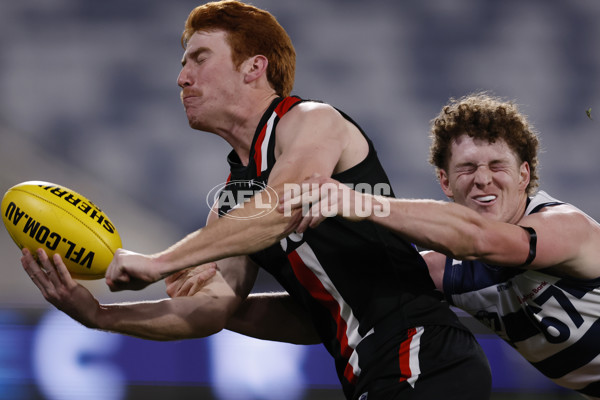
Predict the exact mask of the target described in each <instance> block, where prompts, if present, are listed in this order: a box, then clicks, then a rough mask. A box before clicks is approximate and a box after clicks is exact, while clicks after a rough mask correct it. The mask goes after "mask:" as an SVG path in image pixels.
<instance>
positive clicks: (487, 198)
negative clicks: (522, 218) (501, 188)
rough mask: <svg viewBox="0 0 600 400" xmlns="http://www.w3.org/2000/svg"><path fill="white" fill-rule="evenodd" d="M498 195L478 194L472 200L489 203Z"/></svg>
mask: <svg viewBox="0 0 600 400" xmlns="http://www.w3.org/2000/svg"><path fill="white" fill-rule="evenodd" d="M497 197H498V196H495V195H493V194H490V195H487V196H478V197H475V198H474V200H475V201H477V202H479V203H484V204H486V203H491V202H492V201H494V200H496V198H497Z"/></svg>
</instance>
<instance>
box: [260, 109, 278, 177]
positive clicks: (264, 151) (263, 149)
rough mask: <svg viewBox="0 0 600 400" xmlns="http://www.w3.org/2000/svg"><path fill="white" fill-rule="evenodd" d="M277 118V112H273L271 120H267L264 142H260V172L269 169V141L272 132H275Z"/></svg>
mask: <svg viewBox="0 0 600 400" xmlns="http://www.w3.org/2000/svg"><path fill="white" fill-rule="evenodd" d="M275 118H277V113H276V112H273V114H271V117H270V118H269V121H267V130H266V131H265V137H264V139H263V142H262V143H261V144H260V157H261V160H260V172H264V171H266V170H267V169H268V167H269V166H268V165H267V155H268V149H269V141H270V140H271V134H272V133H273V124H274V123H275Z"/></svg>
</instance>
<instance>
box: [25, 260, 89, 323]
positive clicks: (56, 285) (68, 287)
mask: <svg viewBox="0 0 600 400" xmlns="http://www.w3.org/2000/svg"><path fill="white" fill-rule="evenodd" d="M22 253H23V256H22V257H21V264H22V265H23V268H24V269H25V272H27V275H29V277H30V278H31V280H32V281H33V283H34V284H35V285H36V286H37V287H38V289H39V290H40V292H41V293H42V295H43V296H44V298H45V299H46V300H47V301H48V302H49V303H51V304H52V305H54V306H55V307H56V308H58V309H59V310H61V311H63V312H64V313H65V314H67V315H69V316H70V317H71V318H73V319H75V320H76V321H79V322H80V323H82V324H83V325H85V326H87V327H94V325H95V324H94V320H95V318H96V313H97V311H98V310H99V308H100V305H99V303H98V301H97V300H96V299H95V298H94V296H92V294H91V293H90V292H89V291H88V290H87V289H86V288H85V287H83V286H81V285H80V284H79V283H77V282H75V280H73V278H72V277H71V274H70V273H69V271H68V270H67V267H66V266H65V263H64V262H63V260H62V258H61V256H60V255H58V254H54V255H53V257H52V260H51V259H49V258H48V255H47V254H46V252H45V251H44V250H43V249H38V250H37V252H36V254H37V260H36V258H35V257H34V256H33V254H31V252H30V251H29V250H28V249H26V248H25V249H23V250H22Z"/></svg>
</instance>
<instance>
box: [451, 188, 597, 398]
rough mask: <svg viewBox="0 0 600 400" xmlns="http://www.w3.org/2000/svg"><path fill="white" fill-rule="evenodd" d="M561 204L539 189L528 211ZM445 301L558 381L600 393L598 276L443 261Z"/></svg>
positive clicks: (595, 393) (569, 386) (578, 389)
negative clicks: (473, 318)
mask: <svg viewBox="0 0 600 400" xmlns="http://www.w3.org/2000/svg"><path fill="white" fill-rule="evenodd" d="M559 204H564V203H561V202H559V201H557V200H556V199H554V198H552V197H550V196H549V195H548V194H547V193H545V192H543V191H540V192H538V193H537V194H536V195H535V196H534V197H533V198H531V199H530V201H529V204H528V206H527V209H526V211H525V214H526V215H529V214H532V213H535V212H538V211H539V210H541V209H542V208H544V207H551V206H555V205H559ZM443 285H444V293H445V296H446V298H447V299H448V301H449V302H450V303H451V304H453V305H455V306H456V307H458V308H460V309H462V310H464V311H466V312H468V313H469V314H471V315H472V316H474V317H475V318H476V319H478V320H479V321H480V322H482V323H483V324H485V325H486V326H488V327H489V328H490V329H492V330H493V331H494V332H495V333H496V334H498V335H499V336H500V337H501V338H502V339H504V340H505V341H506V342H507V343H509V344H510V345H511V346H513V347H514V348H515V349H516V350H517V351H518V352H519V353H521V354H522V355H523V356H524V357H525V359H527V361H529V362H530V363H531V364H532V365H533V366H534V367H535V368H537V369H538V370H539V371H540V372H542V373H543V374H544V375H546V376H547V377H549V378H550V379H552V380H553V381H554V382H555V383H557V384H558V385H561V386H564V387H567V388H571V389H574V390H577V391H579V392H581V393H583V394H587V395H589V396H594V397H600V278H598V279H592V280H579V279H575V278H566V277H560V276H556V275H553V274H551V273H549V271H546V270H525V269H520V268H507V267H495V266H491V265H487V264H484V263H482V262H479V261H459V260H453V259H451V258H447V259H446V267H445V272H444V283H443Z"/></svg>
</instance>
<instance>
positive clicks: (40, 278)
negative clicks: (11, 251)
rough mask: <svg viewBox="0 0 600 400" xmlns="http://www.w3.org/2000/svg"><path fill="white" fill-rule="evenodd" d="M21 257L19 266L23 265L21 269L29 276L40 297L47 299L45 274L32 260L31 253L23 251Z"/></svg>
mask: <svg viewBox="0 0 600 400" xmlns="http://www.w3.org/2000/svg"><path fill="white" fill-rule="evenodd" d="M22 254H23V257H21V265H23V269H24V270H25V272H26V273H27V275H29V278H30V279H31V281H32V282H33V283H34V284H35V286H37V287H38V289H40V291H41V292H42V295H44V297H47V291H46V287H47V281H48V278H47V277H46V273H45V272H44V271H43V270H42V268H41V267H40V266H39V264H38V262H37V261H36V260H35V258H33V255H32V254H31V252H30V251H29V250H27V249H23V252H22Z"/></svg>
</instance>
